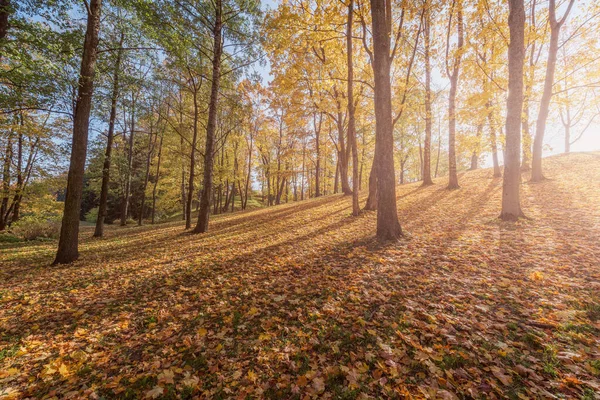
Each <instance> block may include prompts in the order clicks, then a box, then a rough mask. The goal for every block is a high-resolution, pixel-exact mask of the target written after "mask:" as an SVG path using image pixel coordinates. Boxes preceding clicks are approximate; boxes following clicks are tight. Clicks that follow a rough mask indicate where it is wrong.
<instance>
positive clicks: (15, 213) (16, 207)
mask: <svg viewBox="0 0 600 400" xmlns="http://www.w3.org/2000/svg"><path fill="white" fill-rule="evenodd" d="M24 125H25V124H24V121H23V114H21V130H19V135H18V136H17V165H16V167H17V189H16V192H15V197H14V199H13V210H12V218H11V223H14V222H17V221H18V220H19V214H20V212H21V211H20V206H21V197H22V196H23V129H24ZM6 220H7V221H8V215H7V216H6Z"/></svg>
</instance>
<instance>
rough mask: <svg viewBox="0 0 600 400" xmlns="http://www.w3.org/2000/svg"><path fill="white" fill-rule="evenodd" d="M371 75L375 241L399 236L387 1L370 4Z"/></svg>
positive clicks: (389, 25)
mask: <svg viewBox="0 0 600 400" xmlns="http://www.w3.org/2000/svg"><path fill="white" fill-rule="evenodd" d="M371 16H372V21H373V22H372V25H373V26H372V32H373V54H374V61H373V72H374V75H375V147H376V150H375V156H376V158H375V160H374V162H375V163H376V165H377V193H378V196H379V198H378V204H377V239H378V240H381V241H387V240H397V239H398V238H400V236H402V228H401V227H400V222H399V221H398V211H397V208H396V178H395V173H394V136H393V126H392V90H391V84H390V64H391V59H390V36H391V24H392V22H391V21H392V15H391V4H390V0H371Z"/></svg>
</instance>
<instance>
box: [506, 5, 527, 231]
mask: <svg viewBox="0 0 600 400" xmlns="http://www.w3.org/2000/svg"><path fill="white" fill-rule="evenodd" d="M523 3H524V0H509V7H510V11H509V15H508V25H509V28H510V43H509V46H508V100H507V102H506V150H505V152H504V182H503V184H502V212H501V213H500V218H501V219H502V220H505V221H515V220H517V219H518V218H519V217H522V216H523V212H522V211H521V202H520V199H519V190H520V186H521V160H520V155H521V123H522V119H521V117H522V114H521V113H522V111H523V61H524V56H525V44H524V43H525V6H524V4H523Z"/></svg>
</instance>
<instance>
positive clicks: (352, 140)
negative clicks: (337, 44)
mask: <svg viewBox="0 0 600 400" xmlns="http://www.w3.org/2000/svg"><path fill="white" fill-rule="evenodd" d="M353 17H354V0H350V1H349V2H348V22H347V31H346V43H347V45H346V51H347V53H348V54H347V55H348V142H349V143H348V145H349V146H350V147H351V148H352V215H354V216H357V215H358V214H360V205H359V204H358V147H357V143H356V118H355V106H354V65H353V61H352V53H353V48H352V36H353V35H352V24H353V23H354V18H353Z"/></svg>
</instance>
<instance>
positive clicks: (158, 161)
mask: <svg viewBox="0 0 600 400" xmlns="http://www.w3.org/2000/svg"><path fill="white" fill-rule="evenodd" d="M167 118H168V116H167ZM164 137H165V134H164V132H163V133H162V134H161V135H160V141H159V143H158V157H157V160H156V176H155V178H154V187H153V188H152V225H154V224H155V223H156V219H155V215H156V188H157V187H158V180H159V178H160V160H161V158H162V145H163V139H164Z"/></svg>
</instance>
